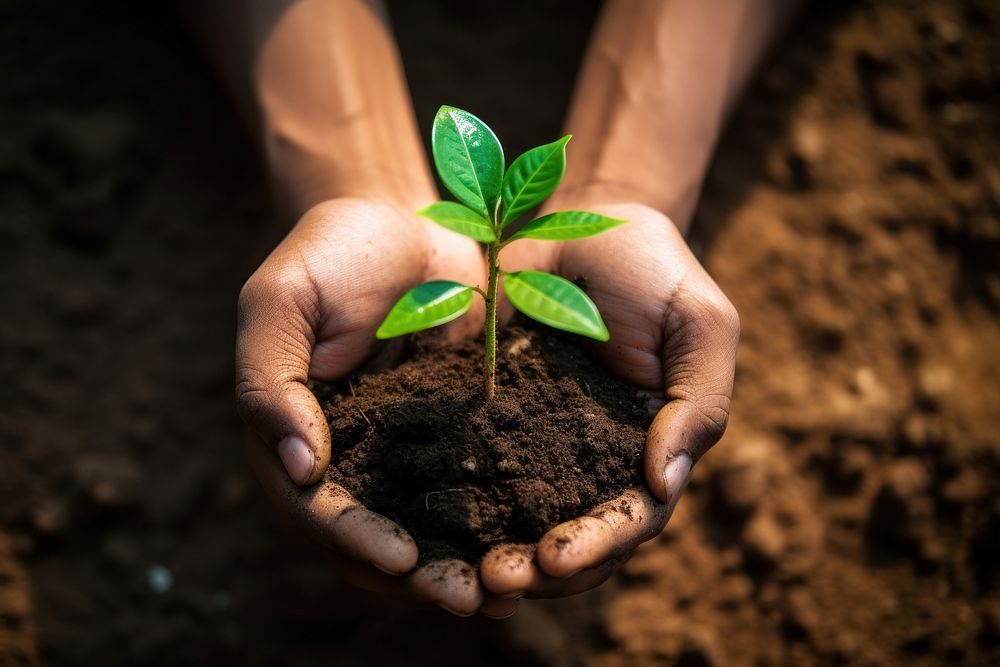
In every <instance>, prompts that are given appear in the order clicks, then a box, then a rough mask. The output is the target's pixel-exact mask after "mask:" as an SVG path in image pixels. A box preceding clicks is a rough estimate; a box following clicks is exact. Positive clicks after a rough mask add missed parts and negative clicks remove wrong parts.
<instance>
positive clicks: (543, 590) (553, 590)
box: [525, 558, 624, 600]
mask: <svg viewBox="0 0 1000 667" xmlns="http://www.w3.org/2000/svg"><path fill="white" fill-rule="evenodd" d="M623 562H624V559H620V558H611V559H609V560H606V561H604V562H603V563H600V564H599V565H597V566H595V567H591V568H587V569H585V570H581V571H579V572H577V573H576V574H574V575H571V576H569V577H565V578H563V579H556V578H548V579H547V580H546V581H545V582H544V583H541V584H540V585H538V586H535V587H533V588H532V589H531V590H529V591H527V592H526V594H525V597H526V598H531V599H535V600H541V599H547V598H561V597H567V596H570V595H577V594H579V593H583V592H584V591H589V590H591V589H592V588H597V587H598V586H600V585H601V584H603V583H604V582H605V581H607V580H608V579H609V578H610V577H611V575H613V574H614V573H615V572H617V571H618V568H619V567H621V564H622V563H623Z"/></svg>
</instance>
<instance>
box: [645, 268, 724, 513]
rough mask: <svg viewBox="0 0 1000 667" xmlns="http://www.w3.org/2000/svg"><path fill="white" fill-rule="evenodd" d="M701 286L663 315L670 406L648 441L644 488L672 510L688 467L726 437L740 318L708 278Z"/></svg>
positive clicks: (655, 422) (685, 293)
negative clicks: (648, 489)
mask: <svg viewBox="0 0 1000 667" xmlns="http://www.w3.org/2000/svg"><path fill="white" fill-rule="evenodd" d="M701 283H703V284H697V285H695V287H694V288H693V289H686V290H684V291H683V292H682V293H679V294H678V295H677V297H676V299H675V300H674V302H673V304H672V305H671V308H670V311H669V312H668V314H667V317H666V320H665V325H664V343H663V353H662V358H663V369H664V387H665V388H666V390H665V395H666V398H667V401H668V402H667V404H666V405H665V406H664V407H663V409H662V410H660V412H659V413H658V414H657V416H656V417H655V418H654V420H653V423H652V425H651V426H650V429H649V433H648V434H647V437H646V451H645V460H644V465H645V476H646V483H647V485H648V486H649V488H650V490H651V491H652V492H653V495H655V496H656V497H657V498H659V499H660V500H661V501H663V502H665V503H668V504H669V505H670V506H671V507H673V506H674V505H676V503H677V500H678V499H679V498H680V494H681V493H682V492H683V490H684V487H685V486H686V484H687V480H688V476H689V475H690V473H691V467H692V466H693V465H694V463H695V462H697V461H698V459H699V458H701V456H702V455H703V454H704V453H705V452H706V451H708V450H709V448H711V447H712V445H714V444H715V443H716V442H718V440H719V438H721V437H722V434H723V432H725V430H726V425H727V423H728V421H729V404H730V397H731V396H732V393H733V376H734V374H735V368H736V346H737V343H738V342H739V336H740V324H739V316H738V315H737V313H736V309H735V308H733V306H732V304H731V303H729V301H728V300H727V299H726V297H725V296H723V294H722V292H721V291H719V289H718V287H716V286H715V284H714V283H713V282H712V281H711V279H710V278H708V276H707V275H705V276H704V277H703V279H702V280H701Z"/></svg>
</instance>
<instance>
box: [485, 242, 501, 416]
mask: <svg viewBox="0 0 1000 667" xmlns="http://www.w3.org/2000/svg"><path fill="white" fill-rule="evenodd" d="M489 269H490V274H489V278H488V279H487V287H486V369H485V372H484V380H485V391H486V400H487V401H491V400H493V395H494V394H495V393H496V370H497V284H498V283H499V282H500V243H499V241H498V242H495V243H491V244H490V245H489Z"/></svg>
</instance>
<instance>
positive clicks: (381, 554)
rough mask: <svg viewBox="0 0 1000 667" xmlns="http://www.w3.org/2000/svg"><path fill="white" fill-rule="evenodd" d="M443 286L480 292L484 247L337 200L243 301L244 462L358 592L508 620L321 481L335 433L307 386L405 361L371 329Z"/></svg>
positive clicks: (297, 230)
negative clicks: (417, 290)
mask: <svg viewBox="0 0 1000 667" xmlns="http://www.w3.org/2000/svg"><path fill="white" fill-rule="evenodd" d="M435 278H447V279H450V280H460V281H463V282H466V283H468V284H472V285H476V284H483V283H484V282H485V279H484V278H485V264H484V260H483V255H482V252H481V251H480V249H479V246H478V245H477V244H476V243H475V242H473V241H471V240H470V239H467V238H465V237H462V236H459V235H458V234H455V233H453V232H450V231H448V230H446V229H443V228H441V227H438V226H437V225H434V224H433V223H430V222H429V221H424V220H422V219H420V218H418V217H417V216H415V215H413V214H411V213H408V212H405V211H403V210H401V209H399V208H396V207H394V206H392V205H390V204H387V203H384V202H378V201H372V200H366V199H334V200H330V201H327V202H324V203H322V204H319V205H317V206H315V207H314V208H312V209H311V210H310V211H308V212H307V213H306V214H305V215H304V216H303V217H302V219H301V220H300V221H299V222H298V224H296V226H295V227H294V229H293V230H292V231H291V232H290V233H289V234H288V236H287V237H286V238H285V239H284V240H283V241H282V242H281V243H280V244H279V245H278V247H277V248H275V250H274V251H273V252H272V253H271V255H270V256H269V257H268V258H267V259H266V260H265V261H264V263H263V264H262V265H261V266H260V268H258V269H257V271H256V272H255V273H254V274H253V275H252V276H251V277H250V279H249V280H248V281H247V282H246V285H244V287H243V290H242V291H241V293H240V299H239V319H238V325H237V340H236V399H237V405H238V409H239V413H240V416H241V417H242V418H243V420H244V421H245V422H246V424H247V427H248V433H247V439H246V445H247V454H248V457H249V459H250V464H251V466H252V468H253V470H254V472H255V473H256V475H257V477H258V479H259V480H260V482H261V484H262V485H263V486H264V489H265V490H266V491H267V493H268V495H269V496H270V497H271V500H272V502H273V503H274V504H275V505H276V506H277V507H278V508H279V509H280V510H281V511H282V512H283V513H284V514H286V515H287V516H289V517H290V518H291V519H292V521H293V522H294V523H296V524H297V525H298V526H299V527H300V528H301V529H302V530H303V531H304V532H305V533H306V535H308V536H309V537H310V538H312V539H313V540H314V541H316V542H318V543H319V544H321V545H323V546H324V547H326V548H327V549H329V550H330V551H331V552H332V555H333V558H334V560H335V561H336V562H337V563H338V564H339V566H340V569H341V572H342V573H343V574H344V576H345V577H346V578H347V579H348V580H349V581H351V582H352V583H355V584H357V585H360V586H362V587H364V588H369V589H375V590H380V591H385V592H397V593H402V594H408V595H411V596H415V597H417V598H420V599H424V600H428V601H432V602H435V603H437V604H438V605H440V606H442V607H444V608H445V609H447V610H448V611H451V612H452V613H455V614H458V615H463V616H464V615H470V614H473V613H475V612H476V611H477V610H480V611H482V612H483V613H484V614H485V615H488V616H494V617H505V616H509V615H510V614H512V613H513V612H514V610H515V609H516V605H517V603H516V601H509V600H496V599H494V598H492V597H490V596H487V595H484V592H483V590H482V587H481V585H480V583H479V581H478V578H477V577H476V576H475V573H474V570H473V569H472V568H471V566H470V565H468V564H467V563H463V562H461V561H458V560H449V561H436V562H432V563H430V564H427V565H425V566H422V567H420V568H416V565H417V546H416V544H415V543H414V541H413V538H412V537H410V536H409V535H408V534H407V533H406V532H405V531H403V530H402V529H400V528H399V527H398V526H397V525H396V524H394V523H393V522H392V521H390V520H389V519H387V518H385V517H383V516H381V515H379V514H376V513H374V512H372V511H370V510H368V509H365V508H364V507H363V506H362V505H361V504H360V503H358V501H357V500H355V499H354V498H353V497H351V495H350V494H349V493H348V492H347V491H346V490H345V489H344V488H343V487H341V486H338V485H336V484H333V483H331V482H328V481H326V480H325V479H324V473H325V471H326V469H327V467H328V465H329V464H330V457H331V443H330V431H329V428H328V426H327V422H326V418H325V417H324V415H323V412H322V410H321V409H320V406H319V403H318V402H317V400H316V398H315V396H313V394H312V392H311V391H309V389H308V387H307V386H306V381H307V379H308V378H314V379H317V380H321V381H330V380H337V379H342V378H344V377H346V376H348V375H349V374H350V373H352V372H353V371H355V370H356V369H357V368H358V367H359V366H361V365H362V364H365V363H369V364H375V365H381V366H385V365H388V364H389V363H391V362H392V361H393V358H392V357H393V350H394V349H398V348H395V346H393V345H391V344H390V345H383V346H381V348H380V347H379V346H377V345H376V343H377V341H376V339H375V329H376V328H377V327H378V325H379V324H380V323H381V321H382V319H383V318H384V317H385V314H386V313H388V312H389V310H390V309H391V308H392V306H393V304H394V303H395V301H396V300H397V299H398V298H399V297H400V296H401V295H402V294H403V293H404V292H405V291H406V290H407V289H409V288H411V287H414V286H415V285H417V284H419V283H421V282H424V281H426V280H432V279H435ZM475 308H476V309H475V310H473V311H471V312H470V313H469V314H468V316H466V317H462V318H460V319H458V320H456V321H454V322H452V323H451V324H450V325H449V329H448V334H449V336H453V337H462V336H467V335H472V334H474V333H475V332H477V331H478V330H479V329H480V328H481V327H482V319H483V311H482V305H481V304H478V303H477V304H475ZM415 568H416V569H415ZM470 573H471V574H472V576H469V574H470Z"/></svg>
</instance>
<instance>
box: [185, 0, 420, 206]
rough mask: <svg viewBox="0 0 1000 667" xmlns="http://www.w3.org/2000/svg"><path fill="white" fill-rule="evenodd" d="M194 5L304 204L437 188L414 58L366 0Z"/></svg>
mask: <svg viewBox="0 0 1000 667" xmlns="http://www.w3.org/2000/svg"><path fill="white" fill-rule="evenodd" d="M198 4H199V5H200V6H198V7H197V8H193V9H192V11H193V13H194V14H195V15H196V18H197V19H198V23H199V24H200V29H201V32H202V33H203V35H204V36H205V41H206V42H207V43H208V44H209V47H210V51H212V52H213V55H214V56H215V59H216V61H217V62H218V63H220V66H221V70H222V72H223V74H224V76H225V77H226V79H227V82H228V83H229V84H230V86H231V88H233V90H234V92H235V93H236V99H238V100H240V101H241V103H242V105H243V106H244V109H245V111H246V112H247V115H248V116H249V117H250V118H252V119H253V123H254V125H255V126H256V127H257V128H258V129H259V132H260V133H261V136H262V140H263V145H264V149H265V153H266V156H267V160H268V163H269V165H270V167H271V171H272V173H273V175H274V177H275V179H276V181H277V183H278V185H279V189H280V190H281V192H282V194H283V195H285V196H286V197H287V198H288V200H289V203H290V204H291V206H292V208H293V209H294V212H296V213H302V212H303V211H305V210H306V209H308V208H310V207H311V206H312V205H314V204H316V203H317V202H320V201H323V200H325V199H330V198H334V197H346V196H364V197H369V198H379V199H384V200H386V201H391V202H395V203H398V204H401V205H403V206H406V207H408V208H411V209H412V208H416V207H419V206H420V205H422V204H425V203H427V202H428V201H431V200H433V199H434V196H435V195H434V186H433V181H432V180H431V177H430V173H429V171H428V167H427V163H426V158H425V157H424V151H423V146H422V144H421V141H420V135H419V133H418V132H417V128H416V122H415V119H414V116H413V110H412V104H411V102H410V98H409V92H408V90H407V87H406V81H405V77H404V74H403V68H402V65H401V63H400V60H399V55H398V52H397V50H396V46H395V43H394V40H393V37H392V34H391V31H390V29H389V26H388V24H387V23H386V21H385V20H384V17H383V16H382V14H381V12H380V10H379V8H378V6H377V5H376V4H375V3H370V2H363V1H362V0H285V1H284V2H277V3H276V2H273V1H269V0H236V1H232V0H214V2H211V3H198Z"/></svg>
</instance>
